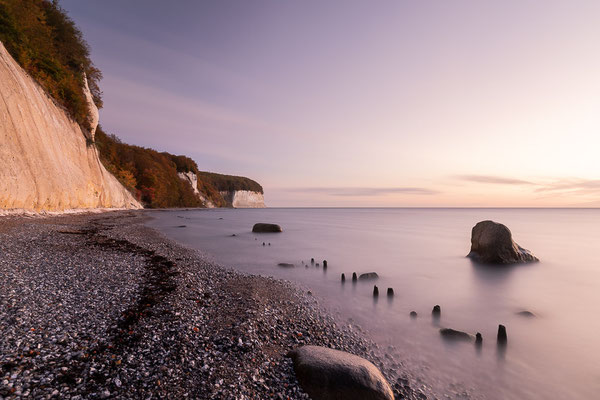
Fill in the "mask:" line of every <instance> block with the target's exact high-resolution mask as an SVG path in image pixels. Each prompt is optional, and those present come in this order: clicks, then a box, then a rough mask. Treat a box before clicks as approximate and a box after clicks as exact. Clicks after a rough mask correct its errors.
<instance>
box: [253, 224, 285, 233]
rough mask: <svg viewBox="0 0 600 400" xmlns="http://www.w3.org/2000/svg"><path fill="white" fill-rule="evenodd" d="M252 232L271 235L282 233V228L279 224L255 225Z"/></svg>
mask: <svg viewBox="0 0 600 400" xmlns="http://www.w3.org/2000/svg"><path fill="white" fill-rule="evenodd" d="M252 232H255V233H271V232H282V230H281V227H280V226H279V225H277V224H264V223H258V224H254V226H253V227H252Z"/></svg>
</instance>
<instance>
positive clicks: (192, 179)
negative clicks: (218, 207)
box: [177, 171, 215, 208]
mask: <svg viewBox="0 0 600 400" xmlns="http://www.w3.org/2000/svg"><path fill="white" fill-rule="evenodd" d="M177 176H179V178H180V179H183V180H184V181H187V182H188V183H189V184H190V186H191V187H192V189H193V190H194V194H195V195H196V196H198V198H199V199H200V201H202V202H203V203H204V206H205V207H206V208H215V205H214V204H213V202H212V201H210V200H209V199H207V198H206V197H205V196H204V195H203V194H202V193H201V192H200V191H199V190H198V176H197V175H196V174H195V173H193V172H192V171H188V172H178V173H177Z"/></svg>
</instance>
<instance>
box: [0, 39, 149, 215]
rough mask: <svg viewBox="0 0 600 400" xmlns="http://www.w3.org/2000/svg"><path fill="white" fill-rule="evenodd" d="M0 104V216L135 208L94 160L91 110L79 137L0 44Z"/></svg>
mask: <svg viewBox="0 0 600 400" xmlns="http://www.w3.org/2000/svg"><path fill="white" fill-rule="evenodd" d="M86 88H87V85H86ZM88 91H89V90H88ZM86 97H87V98H88V99H89V100H90V102H91V96H86ZM0 100H1V101H0V212H2V211H6V210H27V211H66V210H72V209H93V208H141V205H140V204H139V203H138V202H137V201H136V200H135V199H134V198H133V196H132V195H131V194H130V193H129V192H128V191H127V190H126V189H125V188H124V187H123V186H122V185H121V184H120V183H119V182H118V181H117V179H116V178H115V177H114V176H112V175H111V174H110V173H109V172H108V171H106V169H105V168H104V166H103V165H102V164H101V162H100V159H99V158H98V152H97V150H96V147H95V146H94V145H93V144H92V139H93V133H94V130H95V128H96V125H97V122H98V114H97V112H98V111H97V109H96V108H95V106H94V107H93V108H92V109H91V110H90V117H89V122H90V124H91V125H92V130H91V132H85V134H84V132H83V131H82V129H81V128H80V127H79V125H78V124H77V123H76V122H74V121H73V120H72V119H71V118H69V116H68V115H67V114H66V112H65V111H64V110H63V109H62V108H60V107H59V106H57V105H56V103H55V102H54V101H53V100H52V99H51V98H50V97H49V96H48V95H47V94H46V92H45V91H44V90H43V89H42V88H41V87H40V86H39V85H38V84H37V83H36V82H35V81H34V80H33V79H32V78H31V77H30V76H29V75H28V74H27V73H26V72H25V71H24V70H23V69H22V68H21V67H20V66H19V65H18V64H17V63H16V62H15V60H14V59H13V58H12V57H11V55H10V54H9V53H8V52H7V51H6V49H5V47H4V45H3V44H2V43H0ZM91 103H93V102H91Z"/></svg>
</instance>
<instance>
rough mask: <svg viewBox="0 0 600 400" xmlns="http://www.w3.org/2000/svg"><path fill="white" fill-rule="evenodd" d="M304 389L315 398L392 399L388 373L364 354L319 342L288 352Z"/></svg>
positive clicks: (314, 399) (350, 399)
mask: <svg viewBox="0 0 600 400" xmlns="http://www.w3.org/2000/svg"><path fill="white" fill-rule="evenodd" d="M288 356H289V357H291V358H292V361H293V362H294V371H295V372H296V377H297V378H298V382H299V383H300V385H301V386H302V389H304V391H305V392H306V393H307V394H308V395H309V396H310V397H311V399H313V400H334V399H336V400H337V399H345V400H393V399H394V394H393V392H392V389H391V387H390V385H389V384H388V382H387V381H386V379H385V377H384V376H383V374H382V373H381V371H379V369H377V367H375V366H374V365H373V364H372V363H370V362H369V361H367V360H365V359H364V358H362V357H359V356H356V355H354V354H350V353H346V352H343V351H339V350H333V349H329V348H326V347H320V346H303V347H300V348H298V349H295V350H293V351H291V352H290V353H288Z"/></svg>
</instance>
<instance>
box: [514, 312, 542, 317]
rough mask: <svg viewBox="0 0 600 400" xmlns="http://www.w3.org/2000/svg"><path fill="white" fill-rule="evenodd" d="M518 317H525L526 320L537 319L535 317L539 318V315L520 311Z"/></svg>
mask: <svg viewBox="0 0 600 400" xmlns="http://www.w3.org/2000/svg"><path fill="white" fill-rule="evenodd" d="M517 315H519V316H521V317H525V318H535V317H537V315H535V314H534V313H532V312H531V311H527V310H523V311H519V312H518V313H517Z"/></svg>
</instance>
